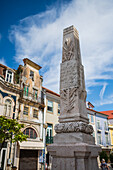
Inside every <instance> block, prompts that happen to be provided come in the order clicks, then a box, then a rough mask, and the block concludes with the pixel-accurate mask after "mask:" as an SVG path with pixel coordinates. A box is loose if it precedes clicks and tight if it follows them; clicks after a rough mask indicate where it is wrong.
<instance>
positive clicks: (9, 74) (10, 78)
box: [6, 70, 13, 83]
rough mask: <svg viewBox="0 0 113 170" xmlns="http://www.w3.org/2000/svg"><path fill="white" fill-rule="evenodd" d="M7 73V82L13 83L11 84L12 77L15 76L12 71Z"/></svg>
mask: <svg viewBox="0 0 113 170" xmlns="http://www.w3.org/2000/svg"><path fill="white" fill-rule="evenodd" d="M6 73H7V74H6V81H7V82H9V83H11V82H12V76H13V73H12V71H10V70H7V72H6Z"/></svg>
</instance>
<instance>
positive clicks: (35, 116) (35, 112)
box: [33, 109, 38, 118]
mask: <svg viewBox="0 0 113 170" xmlns="http://www.w3.org/2000/svg"><path fill="white" fill-rule="evenodd" d="M33 117H34V118H38V110H36V109H34V110H33Z"/></svg>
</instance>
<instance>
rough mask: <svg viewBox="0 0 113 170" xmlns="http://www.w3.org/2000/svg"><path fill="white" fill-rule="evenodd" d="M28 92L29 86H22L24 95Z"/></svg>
mask: <svg viewBox="0 0 113 170" xmlns="http://www.w3.org/2000/svg"><path fill="white" fill-rule="evenodd" d="M28 93H29V87H28V86H24V96H28Z"/></svg>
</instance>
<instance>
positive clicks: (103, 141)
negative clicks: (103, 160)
mask: <svg viewBox="0 0 113 170" xmlns="http://www.w3.org/2000/svg"><path fill="white" fill-rule="evenodd" d="M87 107H88V105H87ZM93 108H94V107H91V105H90V107H88V108H87V113H88V118H89V123H90V124H91V125H92V126H93V129H94V133H93V136H94V137H95V143H96V144H97V145H100V146H101V148H102V150H103V151H106V152H107V154H108V155H109V154H110V151H111V137H110V130H109V126H108V115H107V114H105V113H101V112H98V111H95V110H94V109H93Z"/></svg>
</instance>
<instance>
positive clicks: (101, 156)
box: [100, 151, 108, 162]
mask: <svg viewBox="0 0 113 170" xmlns="http://www.w3.org/2000/svg"><path fill="white" fill-rule="evenodd" d="M102 159H105V161H106V162H108V155H107V153H106V152H105V151H102V152H101V153H100V161H102Z"/></svg>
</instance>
